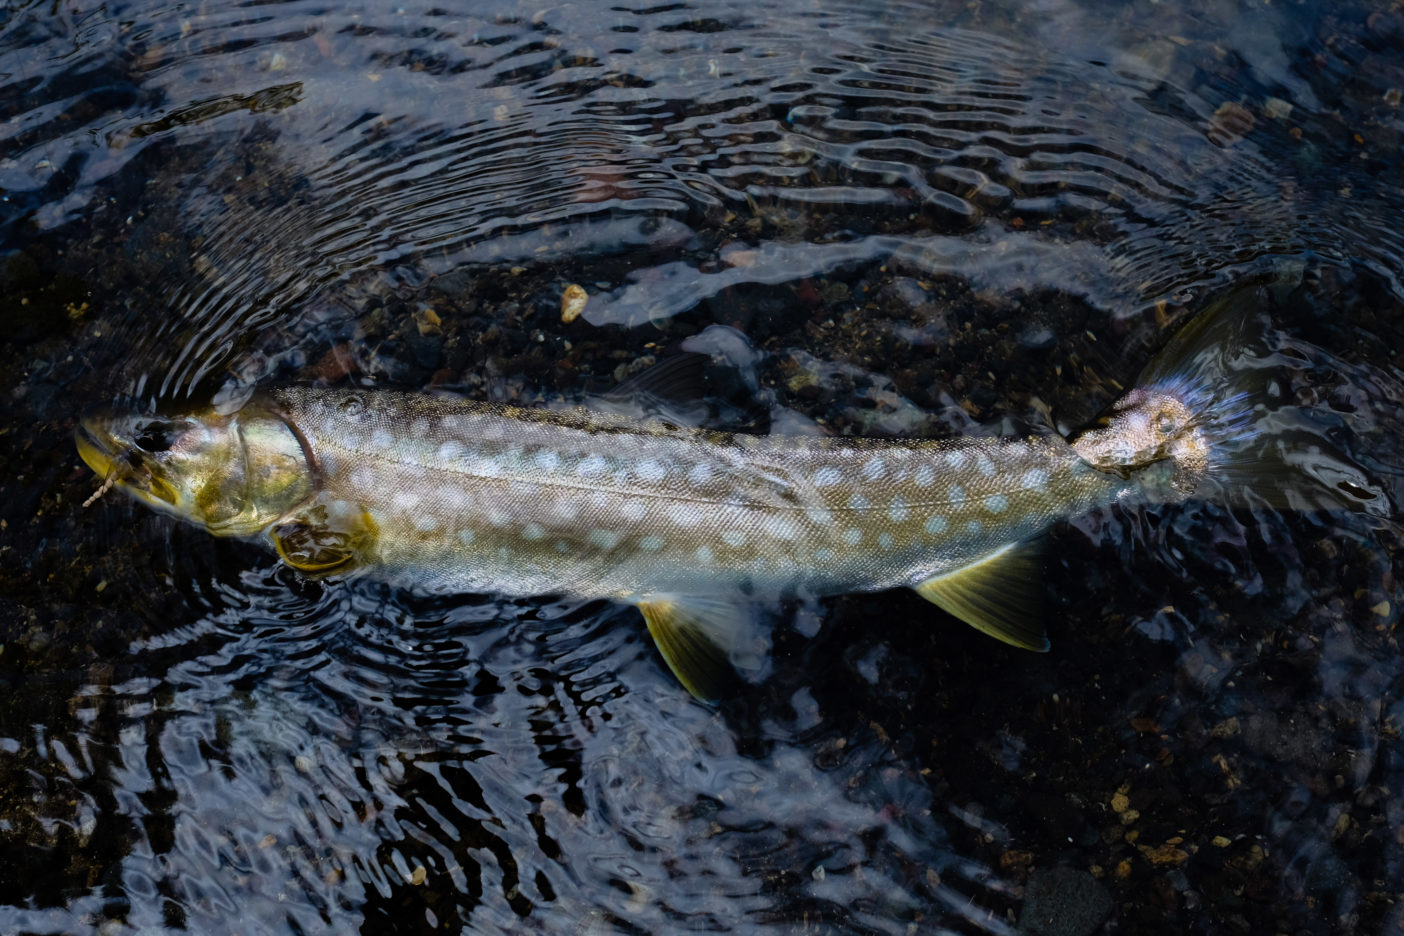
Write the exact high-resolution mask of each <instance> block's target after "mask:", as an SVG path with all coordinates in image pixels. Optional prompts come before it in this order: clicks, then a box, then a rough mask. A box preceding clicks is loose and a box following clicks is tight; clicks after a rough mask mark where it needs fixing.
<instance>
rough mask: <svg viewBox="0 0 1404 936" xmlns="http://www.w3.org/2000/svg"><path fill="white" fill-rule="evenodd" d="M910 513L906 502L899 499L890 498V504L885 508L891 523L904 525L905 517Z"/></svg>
mask: <svg viewBox="0 0 1404 936" xmlns="http://www.w3.org/2000/svg"><path fill="white" fill-rule="evenodd" d="M910 513H911V509H910V508H908V507H907V502H906V501H904V500H902V498H900V497H894V498H892V503H891V505H889V506H888V508H887V516H888V517H889V518H891V520H892V522H893V523H905V522H906V520H907V515H908V514H910Z"/></svg>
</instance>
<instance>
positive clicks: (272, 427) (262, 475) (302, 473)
mask: <svg viewBox="0 0 1404 936" xmlns="http://www.w3.org/2000/svg"><path fill="white" fill-rule="evenodd" d="M77 444H78V454H79V455H80V456H81V457H82V459H83V461H85V462H87V464H88V466H89V467H90V468H92V469H93V471H95V472H97V473H98V474H100V475H102V476H103V477H104V479H105V480H106V481H107V482H109V483H112V484H114V485H115V486H116V487H119V488H121V489H123V490H124V491H126V492H127V493H129V494H131V495H132V496H133V497H135V498H137V499H138V500H140V501H143V502H144V503H146V504H148V505H150V506H152V507H155V508H157V509H158V510H162V511H164V512H166V513H173V514H175V515H176V516H179V517H181V518H183V519H186V520H189V521H191V522H193V523H199V524H201V525H202V526H204V527H206V528H207V529H208V530H209V531H210V532H211V533H214V534H216V535H219V536H246V535H249V534H252V533H257V532H259V531H260V530H262V529H264V528H265V527H267V526H268V525H269V524H271V523H273V522H274V521H275V520H277V519H278V518H279V517H282V516H283V515H285V514H287V513H288V512H289V511H291V510H293V509H294V508H295V507H297V505H298V504H300V503H302V502H303V501H305V500H306V499H307V498H309V497H310V496H311V495H312V493H313V490H314V488H315V483H314V477H313V471H312V466H311V463H310V461H309V458H308V456H307V453H306V451H305V450H304V447H303V445H302V442H301V440H300V439H299V437H298V435H297V433H296V432H294V431H293V429H292V428H291V427H290V426H289V425H288V424H287V422H285V421H284V420H283V419H282V418H281V417H280V416H279V415H277V413H276V412H274V411H272V410H271V409H269V408H268V407H267V406H266V405H263V404H261V403H259V402H258V401H255V402H251V403H249V404H248V405H246V406H244V407H243V408H242V409H240V410H238V411H237V412H235V413H232V414H228V415H221V414H219V413H216V412H215V411H214V410H213V409H210V408H205V409H201V410H197V411H195V412H193V413H189V414H185V415H180V416H172V417H164V416H146V415H140V414H135V413H131V412H121V411H111V412H106V413H99V414H96V415H93V416H89V417H88V418H86V419H84V420H83V421H82V422H81V423H80V424H79V426H78V430H77Z"/></svg>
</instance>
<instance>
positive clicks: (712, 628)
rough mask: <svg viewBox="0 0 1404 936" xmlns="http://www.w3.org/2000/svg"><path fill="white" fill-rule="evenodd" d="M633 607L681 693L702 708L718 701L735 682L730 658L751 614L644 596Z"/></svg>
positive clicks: (722, 604)
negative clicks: (695, 701)
mask: <svg viewBox="0 0 1404 936" xmlns="http://www.w3.org/2000/svg"><path fill="white" fill-rule="evenodd" d="M633 603H634V604H635V605H637V606H638V609H639V611H641V612H642V613H643V616H644V620H645V621H646V622H648V632H649V634H651V635H652V636H653V642H654V644H656V645H657V647H658V652H659V653H661V654H662V655H663V660H664V661H665V662H666V663H667V664H668V668H669V669H671V670H672V671H673V675H674V676H676V677H678V682H680V683H682V684H683V688H685V689H686V690H687V691H688V692H690V693H692V695H693V696H694V697H695V698H698V699H701V700H702V701H704V702H714V701H716V700H717V699H719V698H720V697H721V696H722V694H723V692H724V691H725V690H726V688H727V686H728V685H729V684H730V683H732V682H733V681H734V680H735V679H736V671H735V668H734V666H733V659H734V655H735V652H736V651H737V649H738V647H739V645H740V643H741V641H742V639H743V637H744V635H746V634H748V633H749V631H750V628H749V626H748V625H749V624H750V622H751V619H752V616H753V614H754V608H752V607H751V606H750V605H748V604H738V603H736V602H728V601H717V600H715V599H710V598H697V597H693V596H688V597H686V598H682V597H675V596H668V595H649V596H646V597H639V598H635V599H633Z"/></svg>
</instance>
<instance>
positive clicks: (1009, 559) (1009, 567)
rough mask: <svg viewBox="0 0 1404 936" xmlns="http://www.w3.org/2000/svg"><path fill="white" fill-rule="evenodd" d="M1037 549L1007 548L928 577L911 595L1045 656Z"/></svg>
mask: <svg viewBox="0 0 1404 936" xmlns="http://www.w3.org/2000/svg"><path fill="white" fill-rule="evenodd" d="M1039 553H1040V550H1039V548H1038V546H1037V545H1036V544H1034V543H1010V544H1009V545H1007V546H1001V547H1000V548H999V549H997V550H995V551H994V552H992V553H990V554H989V555H987V556H984V557H982V558H980V559H978V560H976V561H975V562H974V563H972V564H971V565H968V566H965V567H963V568H960V569H956V570H955V571H952V572H946V573H943V574H941V575H936V576H932V577H931V578H929V579H927V580H926V581H924V582H922V583H921V584H919V585H916V586H915V588H916V593H917V594H918V595H921V597H923V598H925V599H926V600H927V601H930V602H931V603H932V604H935V605H937V606H939V607H940V608H941V609H942V610H943V611H945V612H947V613H948V614H952V615H954V616H956V617H958V618H960V619H961V620H962V621H964V622H965V623H967V624H969V625H970V626H971V627H973V628H975V629H976V630H979V631H984V632H985V633H986V634H989V635H990V636H991V637H997V638H999V639H1000V640H1002V641H1004V642H1005V643H1007V644H1013V645H1014V646H1016V647H1023V648H1024V649H1026V650H1037V651H1039V652H1045V651H1047V650H1048V636H1047V635H1046V634H1045V633H1044V631H1043V613H1042V607H1043V593H1042V589H1041V586H1040V582H1041V579H1042V576H1041V575H1040V572H1041V569H1040V566H1041V563H1040V561H1039Z"/></svg>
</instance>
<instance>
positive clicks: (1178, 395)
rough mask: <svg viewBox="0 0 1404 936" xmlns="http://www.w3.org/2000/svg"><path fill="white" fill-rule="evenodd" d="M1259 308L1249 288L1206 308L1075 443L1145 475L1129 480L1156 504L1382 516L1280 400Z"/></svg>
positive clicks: (1374, 495) (1365, 482)
mask: <svg viewBox="0 0 1404 936" xmlns="http://www.w3.org/2000/svg"><path fill="white" fill-rule="evenodd" d="M1269 301H1270V300H1269V297H1268V290H1267V288H1266V287H1264V286H1261V285H1258V284H1252V285H1247V286H1241V287H1238V288H1236V289H1234V290H1232V291H1230V292H1229V293H1227V294H1225V295H1224V296H1223V297H1221V298H1219V299H1218V300H1216V301H1215V302H1213V303H1211V304H1210V305H1209V306H1208V307H1206V308H1205V309H1204V311H1202V312H1200V313H1199V314H1198V315H1197V316H1196V317H1195V318H1194V319H1193V320H1191V321H1190V322H1189V323H1188V324H1187V325H1186V326H1185V327H1184V328H1182V329H1180V331H1179V332H1177V333H1176V334H1175V336H1174V337H1173V338H1172V339H1171V340H1170V342H1169V343H1168V344H1167V345H1166V346H1165V348H1164V349H1163V350H1162V351H1161V352H1160V353H1159V354H1158V355H1156V357H1155V358H1154V359H1153V360H1152V361H1151V363H1150V364H1149V365H1148V366H1147V367H1146V369H1145V370H1144V371H1142V373H1141V375H1140V377H1139V378H1138V379H1137V381H1136V386H1135V387H1134V388H1133V389H1132V390H1131V391H1129V392H1128V393H1127V394H1125V395H1124V396H1123V397H1121V398H1120V399H1119V400H1117V401H1116V403H1114V404H1113V406H1112V410H1111V413H1110V415H1109V416H1108V417H1106V418H1104V419H1103V420H1102V426H1101V427H1100V428H1096V429H1093V430H1090V431H1089V432H1087V433H1085V434H1084V435H1083V436H1082V437H1080V438H1078V439H1074V440H1073V441H1074V446H1075V447H1076V448H1078V451H1079V453H1080V454H1083V457H1084V458H1087V459H1088V460H1089V461H1091V462H1092V463H1093V464H1094V465H1096V466H1097V467H1099V468H1103V469H1104V470H1113V471H1116V470H1121V471H1122V472H1124V473H1130V472H1135V471H1136V469H1138V468H1146V467H1148V466H1149V467H1151V468H1152V469H1153V470H1147V471H1144V472H1138V476H1140V477H1142V478H1143V486H1144V487H1145V488H1146V492H1147V494H1148V496H1149V497H1150V498H1151V499H1155V500H1170V501H1173V500H1179V499H1182V498H1185V497H1188V496H1190V495H1193V496H1194V497H1196V498H1201V499H1206V500H1212V501H1215V502H1217V503H1222V504H1225V505H1227V506H1233V507H1240V506H1246V507H1252V506H1267V507H1275V508H1284V509H1293V510H1312V509H1340V508H1341V507H1346V508H1348V509H1353V510H1362V511H1365V512H1368V513H1375V514H1379V515H1387V514H1388V513H1390V512H1392V508H1391V507H1390V505H1389V501H1388V497H1387V495H1386V494H1385V493H1384V490H1383V488H1382V487H1380V486H1379V485H1378V484H1375V483H1373V482H1372V481H1371V480H1370V479H1369V478H1368V477H1367V476H1366V475H1365V473H1364V472H1363V471H1361V470H1360V469H1359V468H1358V467H1356V466H1354V465H1353V464H1351V463H1349V461H1348V460H1347V459H1346V458H1345V457H1344V456H1342V455H1337V454H1333V453H1331V452H1330V451H1329V450H1330V448H1331V446H1330V445H1329V443H1327V442H1326V440H1325V438H1324V433H1323V432H1322V431H1320V430H1318V431H1316V432H1312V431H1311V426H1310V423H1311V417H1310V414H1309V413H1307V412H1306V411H1304V410H1303V409H1302V408H1300V407H1298V406H1296V405H1294V404H1293V403H1292V402H1291V401H1288V400H1284V399H1283V394H1282V392H1281V390H1280V387H1281V386H1283V381H1282V379H1281V372H1280V369H1279V365H1280V364H1281V363H1282V358H1281V357H1280V356H1278V355H1277V354H1276V353H1275V352H1274V350H1273V348H1272V341H1271V340H1270V338H1269V337H1268V336H1269V332H1270V328H1269V318H1268V315H1267V309H1268V308H1269ZM1089 455H1090V457H1089ZM1118 459H1120V461H1118Z"/></svg>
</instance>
